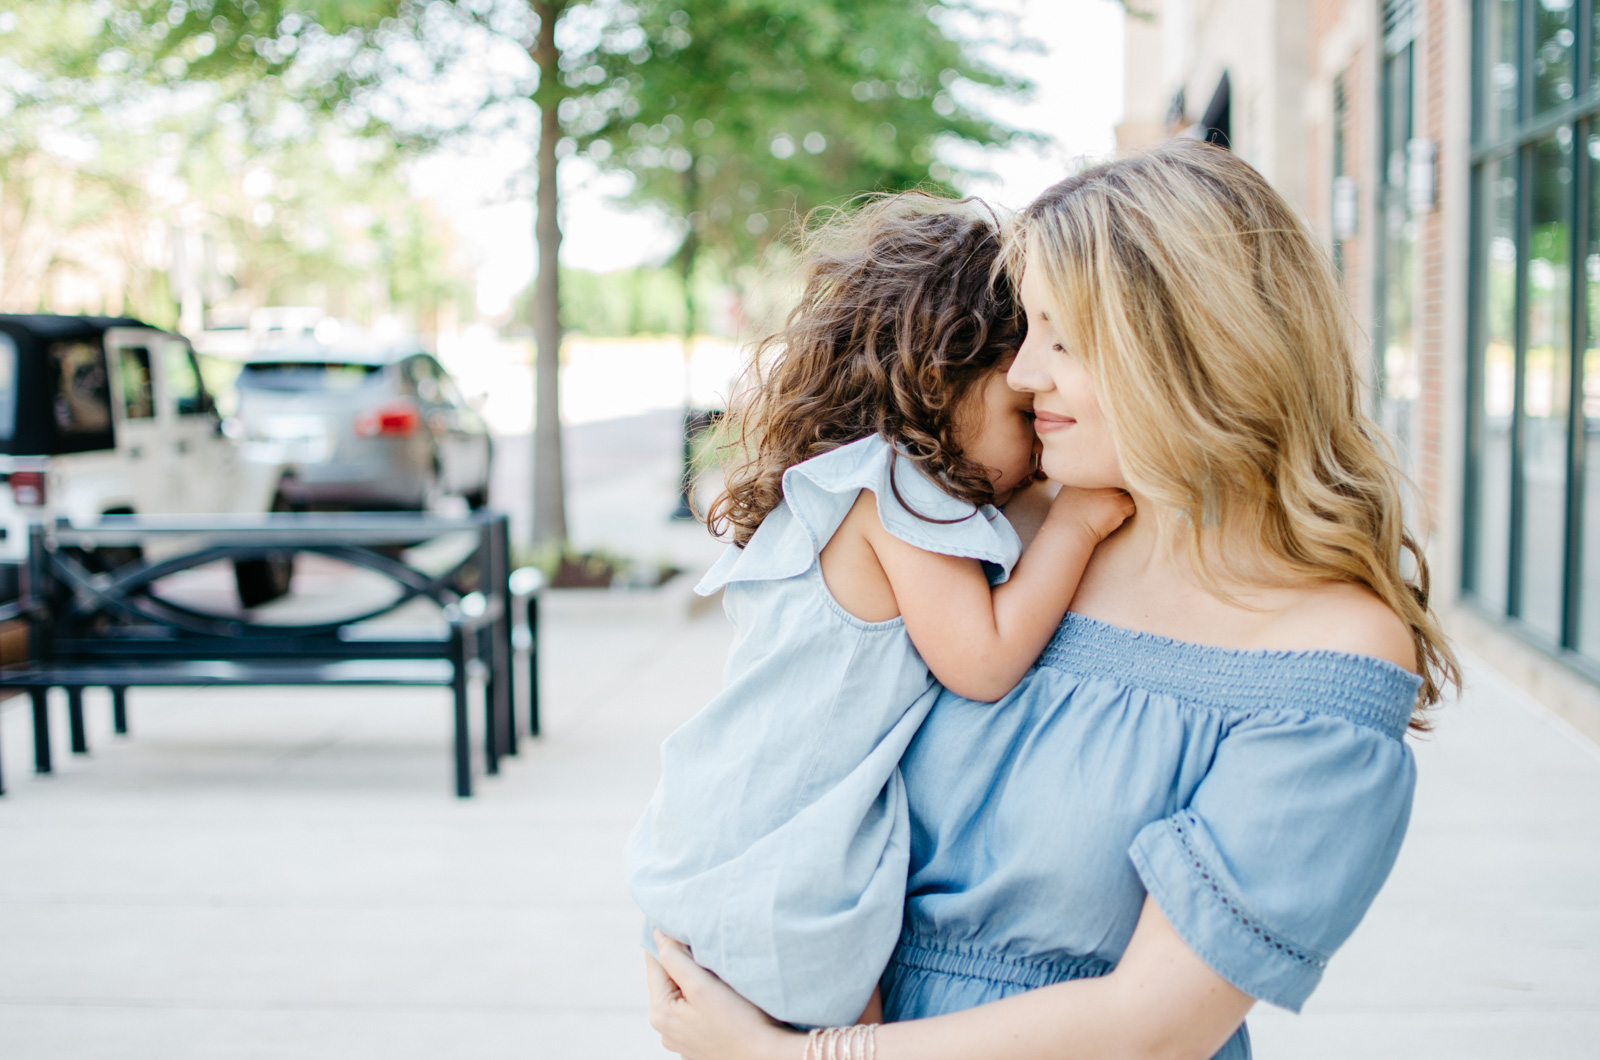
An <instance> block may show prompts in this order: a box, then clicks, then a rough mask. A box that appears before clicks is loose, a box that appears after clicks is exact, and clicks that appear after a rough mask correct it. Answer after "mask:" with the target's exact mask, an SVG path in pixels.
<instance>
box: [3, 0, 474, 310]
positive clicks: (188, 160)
mask: <svg viewBox="0 0 1600 1060" xmlns="http://www.w3.org/2000/svg"><path fill="white" fill-rule="evenodd" d="M296 6H297V5H294V4H288V3H278V4H262V3H251V2H250V0H244V2H242V3H222V2H216V3H208V2H207V0H194V2H192V3H182V4H176V3H171V2H170V0H167V2H162V3H150V2H138V0H119V2H118V3H115V4H113V3H111V2H109V0H105V2H101V3H98V4H84V3H66V2H62V0H30V2H29V3H26V4H17V3H14V2H10V0H0V30H5V31H4V32H0V77H3V78H4V83H5V84H6V85H7V86H8V87H10V88H11V89H12V91H11V92H10V93H9V95H8V97H5V98H6V99H7V102H8V103H9V105H10V107H11V113H10V114H9V115H7V119H8V120H7V121H6V122H4V123H0V190H3V192H4V194H3V195H0V251H5V252H6V253H5V254H4V261H5V262H6V265H7V266H8V267H7V268H5V269H3V270H0V302H3V304H5V305H7V306H9V307H16V308H34V307H35V306H36V305H37V307H39V308H55V307H53V306H50V305H48V300H49V295H48V290H49V287H50V284H49V282H48V277H49V275H50V274H51V272H52V270H56V271H59V270H60V269H62V268H76V269H79V270H83V269H85V268H86V267H87V266H86V265H85V264H83V262H84V261H85V260H87V259H90V258H99V259H104V258H106V257H108V256H109V257H112V258H115V259H117V260H119V261H121V262H122V265H123V269H124V275H125V287H124V288H123V299H124V305H123V308H125V309H126V310H127V311H130V312H134V313H137V314H139V315H140V316H142V317H144V318H145V319H147V320H150V321H151V322H153V323H161V324H169V325H170V324H173V323H175V322H176V320H177V306H176V303H175V295H176V292H174V291H172V290H171V289H170V283H169V279H168V275H167V256H168V253H169V251H168V243H169V242H170V241H171V240H172V239H173V238H174V235H173V233H175V232H179V231H183V230H194V231H199V232H204V233H205V236H206V239H207V240H208V241H209V246H210V247H211V248H212V251H213V252H214V254H213V258H214V260H212V261H211V262H210V271H211V272H212V273H213V275H212V276H211V278H210V281H209V283H208V284H207V287H208V289H207V291H206V295H207V298H208V300H209V301H212V302H216V301H218V300H222V299H226V298H230V297H234V298H239V297H240V296H241V295H242V297H243V300H246V301H251V302H256V303H258V304H260V303H272V302H277V303H283V302H294V303H299V302H305V301H311V302H321V303H324V304H325V305H326V306H327V308H329V309H330V310H332V311H334V312H336V313H341V314H345V315H351V316H365V315H368V314H371V313H373V312H377V311H385V310H388V309H390V308H391V307H402V308H407V309H411V310H413V311H414V312H416V313H418V314H420V315H423V316H426V315H427V314H429V313H431V312H432V311H433V309H434V308H435V307H437V306H438V305H439V304H441V303H443V302H446V301H452V300H458V301H464V300H465V297H466V294H465V285H464V284H463V283H461V282H460V281H459V280H457V279H456V278H455V277H454V276H453V275H451V273H450V270H449V259H450V255H449V246H448V241H447V238H446V236H445V234H444V226H443V224H442V223H441V222H440V221H439V220H438V219H437V218H434V217H432V216H429V215H428V214H427V213H426V211H425V210H424V208H423V207H422V206H421V204H419V203H417V202H415V201H414V200H413V199H412V197H411V196H410V194H409V192H408V190H407V189H406V187H405V185H404V182H403V180H402V179H401V176H400V173H399V168H398V163H399V161H400V153H399V152H398V150H397V149H396V148H395V146H394V145H393V144H392V143H391V144H386V143H384V142H383V141H381V140H378V139H376V138H372V137H360V136H358V135H357V133H356V132H355V131H352V129H351V127H350V124H349V123H348V122H345V121H343V120H340V119H335V118H332V117H330V115H329V114H328V113H326V112H325V111H324V110H323V109H321V108H320V106H319V105H318V104H317V101H316V100H315V99H313V100H312V101H311V103H310V104H308V103H307V102H306V101H305V100H304V98H303V97H301V96H298V95H296V93H295V91H294V89H295V85H294V84H293V83H292V82H291V80H288V79H286V78H285V77H284V76H282V75H283V73H284V69H285V66H286V62H287V59H286V58H285V57H286V56H287V55H289V54H292V53H294V52H296V50H297V48H298V47H299V46H298V45H295V44H293V43H283V42H280V43H278V44H274V45H272V46H271V47H266V46H263V47H261V48H260V49H256V48H255V47H254V46H251V47H249V48H248V49H246V45H245V43H244V42H245V38H247V37H250V36H251V33H250V31H252V30H255V31H258V32H259V31H261V29H262V27H263V26H264V25H265V23H264V22H262V19H264V18H267V17H269V16H270V17H271V18H274V19H276V20H277V22H276V23H274V24H275V25H278V26H279V27H280V29H281V30H282V31H283V33H284V34H287V37H285V40H287V41H289V42H292V41H294V40H296V39H298V38H303V37H304V36H305V34H306V33H309V32H313V31H312V30H308V29H307V28H306V25H307V24H306V23H305V21H304V19H303V18H301V16H298V15H295V13H294V11H293V10H292V9H294V8H295V7H296ZM298 6H300V7H308V5H298ZM316 6H317V5H309V8H315V7H316ZM322 6H323V7H326V8H327V9H328V10H329V11H331V10H333V9H334V8H338V9H340V11H342V12H343V14H342V15H340V17H341V18H343V19H344V20H345V22H344V23H342V24H345V25H348V24H350V20H351V19H352V18H353V16H354V14H357V13H359V12H360V11H362V10H366V11H368V12H369V13H370V12H371V11H373V10H376V7H377V6H379V5H372V4H366V5H363V4H361V3H357V4H324V5H322ZM391 6H392V5H391ZM174 12H175V13H176V15H175V16H173V13H174ZM202 15H204V16H206V17H205V18H204V19H201V21H200V22H196V20H197V19H200V18H201V16H202ZM169 16H173V17H169ZM297 19H299V21H297ZM334 24H339V23H323V25H334ZM7 27H9V29H7ZM291 29H292V30H293V31H294V32H292V33H291V32H289V31H290V30H291ZM316 32H320V30H318V31H316ZM314 35H315V34H314V33H313V36H314ZM254 39H255V40H262V39H264V38H261V37H259V36H258V37H255V38H254ZM273 39H274V40H277V39H278V38H273ZM308 39H309V38H308ZM307 47H310V45H307ZM246 51H247V52H248V54H246V53H245V52H246ZM183 56H188V57H190V59H193V60H194V61H193V62H192V63H191V62H189V61H188V60H184V59H183ZM191 74H206V75H207V77H208V78H214V79H205V80H200V79H196V80H187V81H186V80H183V78H185V77H186V76H188V75H191ZM102 271H103V270H102ZM374 279H376V280H377V281H378V282H377V283H374V282H373V281H374ZM35 292H36V293H35ZM419 323H420V321H419Z"/></svg>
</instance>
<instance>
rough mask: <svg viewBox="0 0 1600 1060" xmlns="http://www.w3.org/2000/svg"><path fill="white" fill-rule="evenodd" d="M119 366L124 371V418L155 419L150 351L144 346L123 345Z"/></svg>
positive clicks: (118, 361)
mask: <svg viewBox="0 0 1600 1060" xmlns="http://www.w3.org/2000/svg"><path fill="white" fill-rule="evenodd" d="M117 368H118V369H119V370H120V371H121V373H122V417H123V419H128V420H148V419H153V418H154V417H155V414H156V399H155V393H154V391H153V390H152V389H151V386H150V351H149V350H147V349H145V348H144V347H143V346H124V347H122V348H121V349H119V350H118V351H117Z"/></svg>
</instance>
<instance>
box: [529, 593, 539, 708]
mask: <svg viewBox="0 0 1600 1060" xmlns="http://www.w3.org/2000/svg"><path fill="white" fill-rule="evenodd" d="M528 735H529V736H538V735H539V594H538V593H534V594H533V595H532V596H530V597H528Z"/></svg>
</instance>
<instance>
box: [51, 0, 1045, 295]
mask: <svg viewBox="0 0 1600 1060" xmlns="http://www.w3.org/2000/svg"><path fill="white" fill-rule="evenodd" d="M47 2H48V3H55V2H57V0H47ZM79 6H82V5H79ZM90 6H91V7H93V6H95V5H90ZM99 8H101V9H104V8H110V9H113V10H112V13H111V16H110V17H109V18H107V19H106V20H105V21H104V25H103V27H102V29H101V30H100V37H101V40H102V43H103V45H104V47H105V49H106V50H105V51H104V52H103V54H102V57H101V58H99V59H98V62H99V64H100V65H101V66H105V65H106V64H107V62H110V63H111V64H112V65H125V66H126V69H127V72H128V74H129V76H138V77H145V78H148V79H153V80H158V81H164V82H167V83H176V82H178V81H179V80H182V79H190V80H195V79H204V80H209V81H211V82H213V83H215V84H218V85H220V86H222V87H223V90H224V95H226V96H228V98H237V99H240V100H241V101H244V100H248V101H249V105H248V106H245V105H244V103H241V106H242V107H243V108H244V110H245V111H246V112H247V113H248V114H251V115H259V116H260V117H261V119H262V120H263V121H264V120H267V119H266V116H265V114H264V109H270V108H264V105H263V104H261V103H257V102H255V101H256V99H257V97H262V96H264V97H268V98H270V97H271V96H272V95H273V94H274V92H279V93H287V94H288V95H289V96H291V97H293V98H295V99H296V100H298V101H300V102H302V103H304V104H306V105H308V106H314V107H316V108H319V109H322V110H325V111H329V112H334V113H337V114H339V115H340V118H341V121H342V122H343V123H344V125H345V126H346V127H347V128H350V129H355V130H360V131H363V132H368V133H374V134H378V135H380V136H382V137H384V138H386V139H387V140H388V141H389V142H390V143H394V142H396V141H397V140H398V142H400V143H402V144H405V145H411V146H417V145H424V146H425V145H427V144H429V143H434V142H437V141H438V139H439V138H440V137H443V136H448V135H450V134H451V133H452V132H454V131H459V130H460V129H464V128H466V127H467V126H468V125H471V124H472V122H473V114H474V113H477V114H479V115H481V114H483V113H487V112H490V111H493V112H494V114H495V115H496V117H495V119H494V120H495V121H497V122H499V123H501V124H502V125H509V126H514V127H518V128H530V129H531V128H532V127H533V125H532V122H531V120H530V119H531V117H532V116H531V115H529V114H527V113H525V112H519V111H518V109H517V107H518V105H519V101H520V105H521V106H523V107H526V106H529V105H533V104H537V105H538V106H548V107H554V108H556V109H557V111H558V114H559V117H560V123H561V128H562V132H563V134H564V136H565V137H566V140H565V142H564V146H563V148H562V152H563V153H564V154H571V153H573V152H583V153H585V154H587V155H588V157H590V158H591V159H593V160H594V161H596V162H597V163H599V164H600V165H601V166H603V167H605V168H608V169H613V170H620V171H624V172H627V173H629V174H631V175H632V176H633V177H634V178H635V181H636V184H635V188H634V190H633V192H632V193H631V196H630V197H631V198H632V199H633V200H634V201H637V202H641V203H649V204H652V205H655V206H658V207H661V208H663V209H664V210H665V211H666V212H667V215H668V216H669V217H672V218H674V219H677V220H679V221H680V222H682V224H683V227H684V232H685V239H684V244H683V251H684V254H685V258H686V261H687V262H690V263H692V260H693V258H694V257H695V256H696V255H697V254H698V253H699V252H700V251H701V250H702V249H707V250H710V251H711V252H712V254H713V256H714V257H715V258H716V259H717V260H718V261H719V262H722V263H724V264H728V263H732V262H750V261H754V260H756V259H757V258H758V257H759V256H760V254H761V252H762V251H763V250H764V248H765V247H766V246H767V245H768V244H769V243H771V242H772V241H773V240H774V239H776V238H778V237H779V236H780V235H781V233H782V232H783V231H784V230H785V228H786V225H787V223H788V222H789V221H790V220H792V219H793V218H794V217H795V216H796V215H797V214H804V213H805V212H807V211H809V210H810V209H812V208H813V207H815V206H817V205H820V204H822V203H827V202H835V201H839V200H841V199H846V198H849V197H851V196H853V195H856V194H858V193H860V192H864V191H875V190H895V189H901V188H907V187H913V186H919V185H922V186H933V187H937V188H943V189H946V190H948V189H949V182H950V180H951V179H952V178H953V177H954V176H955V175H956V174H954V173H953V172H952V171H951V170H950V169H949V168H948V167H947V166H946V165H945V164H944V163H942V162H940V161H939V160H937V158H936V157H935V154H936V148H937V145H938V143H939V142H940V140H941V139H943V138H951V137H953V138H957V139H961V140H966V141H969V142H973V143H978V144H1003V143H1006V142H1008V141H1010V140H1011V139H1013V138H1014V137H1015V136H1016V135H1017V134H1016V133H1015V132H1014V131H1013V130H1010V129H1008V128H1005V127H1003V126H1001V125H998V124H996V123H994V122H992V121H990V120H988V119H986V118H984V117H983V116H982V115H980V114H978V113H976V112H975V111H973V110H972V109H971V108H970V106H969V105H968V103H967V100H968V99H969V98H970V96H971V94H972V93H971V89H972V88H973V87H974V86H987V87H990V88H1003V89H1011V90H1015V89H1020V88H1023V87H1025V86H1024V85H1023V84H1022V83H1021V82H1019V81H1017V80H1016V79H1014V78H1011V77H1009V76H1007V75H1005V74H1002V73H1000V72H998V71H995V70H992V69H989V68H987V67H985V66H982V65H981V64H979V63H977V62H975V61H974V60H973V59H971V58H970V56H969V51H970V49H969V47H968V46H967V45H966V44H964V43H961V42H958V41H957V40H956V39H954V36H953V32H954V31H953V29H951V28H950V27H953V26H954V24H955V21H956V20H959V19H962V18H965V19H966V20H967V22H968V23H969V25H968V27H967V28H968V30H969V31H970V28H971V25H981V24H982V17H981V16H982V13H983V7H982V5H981V4H977V3H971V2H963V0H951V2H949V3H946V4H943V5H929V4H928V3H926V2H924V0H586V2H569V0H559V2H551V0H542V2H536V0H431V2H423V0H183V2H174V0H116V2H115V3H112V2H111V0H104V2H103V3H102V4H100V5H99ZM541 13H544V14H551V15H553V16H554V17H556V18H558V19H560V20H561V23H560V26H559V28H558V33H557V41H558V45H559V46H560V49H561V54H560V56H559V63H558V67H559V69H560V70H561V71H562V76H561V77H560V79H559V80H556V79H552V80H551V82H550V83H543V84H542V83H540V80H539V78H538V76H537V70H536V69H534V67H533V62H532V59H531V58H530V53H531V49H533V47H534V44H535V34H536V31H537V27H538V23H539V15H540V14H541ZM497 46H498V50H497ZM508 49H509V50H508ZM489 54H493V55H496V56H499V57H500V58H499V59H498V60H497V61H496V63H495V64H494V65H495V68H496V71H497V72H496V73H490V72H487V71H480V70H478V69H477V68H476V67H475V68H474V74H475V75H476V76H474V77H473V78H471V80H472V81H473V83H474V85H475V86H476V87H474V88H473V89H472V90H470V91H468V90H465V89H462V88H461V87H460V85H461V83H462V82H461V80H460V79H456V80H455V81H450V76H451V75H452V73H453V72H458V71H460V70H462V69H463V67H462V66H461V65H460V64H462V63H469V64H477V65H478V66H479V67H481V66H482V63H483V58H484V56H485V55H489ZM106 55H109V56H111V57H112V58H111V59H109V60H107V59H106V58H105V57H104V56H106ZM65 60H66V57H65V56H63V61H65ZM78 61H79V63H80V65H81V62H82V60H81V58H80V59H79V60H78ZM441 75H443V76H444V77H445V80H443V81H441V80H440V77H441ZM445 83H452V84H454V85H456V88H455V89H454V95H453V96H452V98H456V97H459V98H456V103H457V105H456V106H454V107H453V108H450V107H446V108H444V109H442V110H439V111H438V112H437V113H436V114H434V117H433V119H431V120H433V121H435V122H439V121H443V122H454V123H455V125H454V127H453V128H452V127H451V126H449V125H440V124H434V125H431V126H430V125H429V124H428V122H429V120H430V119H428V118H425V117H423V116H422V111H423V110H424V109H425V108H405V107H399V106H397V105H396V100H397V99H401V98H404V97H405V93H406V91H407V88H406V86H410V91H413V92H414V91H415V90H416V89H417V86H426V85H429V84H445ZM434 95H435V96H440V95H444V93H434ZM431 102H434V100H432V99H430V103H431ZM690 267H691V268H692V264H691V265H690Z"/></svg>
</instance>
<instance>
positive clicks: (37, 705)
mask: <svg viewBox="0 0 1600 1060" xmlns="http://www.w3.org/2000/svg"><path fill="white" fill-rule="evenodd" d="M49 696H50V690H49V689H48V688H30V689H28V698H29V699H32V700H33V771H34V772H35V773H48V772H50V712H49V711H48V710H47V709H45V708H46V707H47V705H48V702H47V701H48V699H49Z"/></svg>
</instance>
